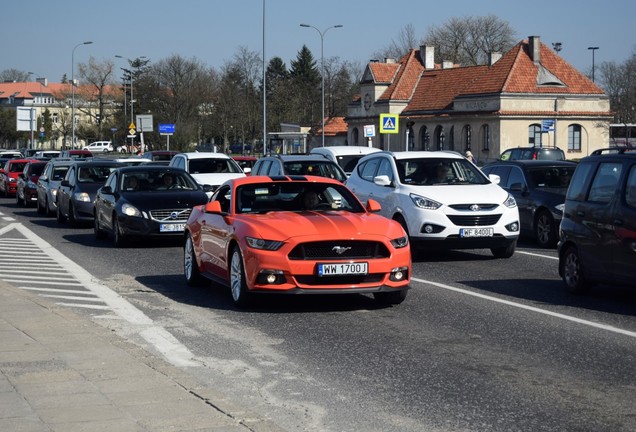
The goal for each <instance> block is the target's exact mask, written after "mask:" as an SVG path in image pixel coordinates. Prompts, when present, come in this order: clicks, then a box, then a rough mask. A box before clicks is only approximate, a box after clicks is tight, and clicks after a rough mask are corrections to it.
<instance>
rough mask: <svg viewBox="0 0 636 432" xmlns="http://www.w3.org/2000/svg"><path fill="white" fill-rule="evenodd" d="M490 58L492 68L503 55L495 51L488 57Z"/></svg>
mask: <svg viewBox="0 0 636 432" xmlns="http://www.w3.org/2000/svg"><path fill="white" fill-rule="evenodd" d="M488 57H489V59H488V63H489V64H490V66H492V65H494V64H495V63H497V61H498V60H499V59H500V58H501V53H500V52H498V51H494V52H491V53H490V54H489V55H488Z"/></svg>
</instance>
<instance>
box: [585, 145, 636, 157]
mask: <svg viewBox="0 0 636 432" xmlns="http://www.w3.org/2000/svg"><path fill="white" fill-rule="evenodd" d="M608 150H609V151H608ZM633 151H636V148H631V147H606V148H601V149H597V150H594V151H593V152H592V153H591V154H590V155H591V156H598V155H602V154H624V153H627V152H633Z"/></svg>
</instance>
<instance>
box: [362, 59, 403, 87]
mask: <svg viewBox="0 0 636 432" xmlns="http://www.w3.org/2000/svg"><path fill="white" fill-rule="evenodd" d="M369 69H370V70H371V74H372V75H373V82H374V83H376V84H380V83H385V84H389V83H392V82H393V79H394V78H395V75H396V73H397V71H398V70H399V69H400V64H399V63H377V62H373V63H369Z"/></svg>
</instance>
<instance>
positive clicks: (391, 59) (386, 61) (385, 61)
mask: <svg viewBox="0 0 636 432" xmlns="http://www.w3.org/2000/svg"><path fill="white" fill-rule="evenodd" d="M384 63H388V64H393V63H395V59H394V58H392V57H385V59H384Z"/></svg>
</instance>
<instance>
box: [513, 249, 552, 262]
mask: <svg viewBox="0 0 636 432" xmlns="http://www.w3.org/2000/svg"><path fill="white" fill-rule="evenodd" d="M515 253H518V254H523V255H530V256H536V257H540V258H547V259H551V260H557V261H558V260H559V257H555V256H552V255H543V254H538V253H534V252H526V251H520V250H516V251H515Z"/></svg>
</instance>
